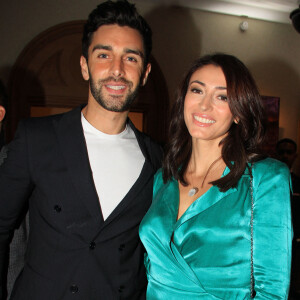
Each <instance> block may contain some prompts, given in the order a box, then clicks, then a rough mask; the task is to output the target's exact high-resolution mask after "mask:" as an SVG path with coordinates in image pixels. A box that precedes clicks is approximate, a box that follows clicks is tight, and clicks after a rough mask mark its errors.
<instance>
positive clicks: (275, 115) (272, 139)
mask: <svg viewBox="0 0 300 300" xmlns="http://www.w3.org/2000/svg"><path fill="white" fill-rule="evenodd" d="M261 98H262V101H263V104H264V107H265V110H266V114H267V122H268V124H267V125H268V127H267V133H266V140H265V142H264V146H263V151H264V153H265V154H266V155H268V156H274V154H275V148H276V143H277V141H278V137H279V104H280V98H279V97H270V96H261Z"/></svg>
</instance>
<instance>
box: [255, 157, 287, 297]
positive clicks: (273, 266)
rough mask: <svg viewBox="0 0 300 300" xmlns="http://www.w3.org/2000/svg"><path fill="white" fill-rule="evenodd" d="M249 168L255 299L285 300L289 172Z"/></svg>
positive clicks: (277, 166) (272, 163) (270, 166)
mask: <svg viewBox="0 0 300 300" xmlns="http://www.w3.org/2000/svg"><path fill="white" fill-rule="evenodd" d="M267 161H268V163H267V164H266V163H259V162H258V163H257V164H255V165H254V167H253V198H254V210H253V266H254V281H255V291H256V297H255V299H257V300H259V299H270V300H271V299H272V300H275V299H287V298H288V291H289V283H290V266H291V249H292V235H293V232H292V222H291V208H290V195H291V194H290V193H291V185H290V172H289V170H288V168H287V167H286V166H285V165H284V164H282V163H280V162H278V161H276V160H271V159H268V160H267Z"/></svg>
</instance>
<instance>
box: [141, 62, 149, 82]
mask: <svg viewBox="0 0 300 300" xmlns="http://www.w3.org/2000/svg"><path fill="white" fill-rule="evenodd" d="M150 72H151V64H150V63H148V65H147V67H146V70H145V72H144V77H143V80H142V86H144V85H145V84H146V82H147V79H148V76H149V74H150Z"/></svg>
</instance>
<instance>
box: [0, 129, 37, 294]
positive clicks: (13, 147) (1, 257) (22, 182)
mask: <svg viewBox="0 0 300 300" xmlns="http://www.w3.org/2000/svg"><path fill="white" fill-rule="evenodd" d="M7 149H8V152H7V157H6V158H5V159H4V161H3V164H1V166H0V191H1V192H0V285H1V286H0V299H2V297H4V296H2V295H1V294H4V291H5V286H4V285H5V280H6V273H7V267H8V265H7V258H8V248H9V243H10V241H11V238H12V234H13V231H14V229H15V227H16V226H17V224H18V221H19V218H20V217H21V216H22V213H23V209H24V207H26V201H27V200H28V198H29V196H30V194H31V192H32V189H33V185H32V182H31V179H30V175H29V174H30V172H29V167H28V163H27V162H28V151H27V143H26V130H25V128H24V126H23V125H22V124H21V125H19V128H18V131H17V133H16V137H15V139H14V140H13V141H12V142H11V143H10V144H9V145H8V148H7Z"/></svg>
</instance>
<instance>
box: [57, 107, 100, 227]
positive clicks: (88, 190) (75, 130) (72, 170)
mask: <svg viewBox="0 0 300 300" xmlns="http://www.w3.org/2000/svg"><path fill="white" fill-rule="evenodd" d="M81 109H82V107H78V108H76V109H74V110H72V111H71V112H69V113H66V114H64V115H63V116H62V118H61V119H59V120H57V119H55V120H54V127H55V129H56V132H57V137H58V142H59V145H60V148H61V151H62V153H63V156H64V159H65V162H66V165H67V168H68V171H69V175H70V177H71V180H72V183H73V186H74V189H75V190H76V195H77V196H78V198H79V199H80V200H81V201H82V202H83V203H84V204H85V206H86V207H87V209H88V211H89V213H90V215H91V216H92V217H93V218H98V219H99V220H101V221H102V222H103V217H102V213H101V209H100V204H99V199H98V195H97V192H96V189H95V185H94V181H93V176H92V171H91V167H90V163H89V159H88V153H87V147H86V143H85V138H84V134H83V129H82V125H81Z"/></svg>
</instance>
